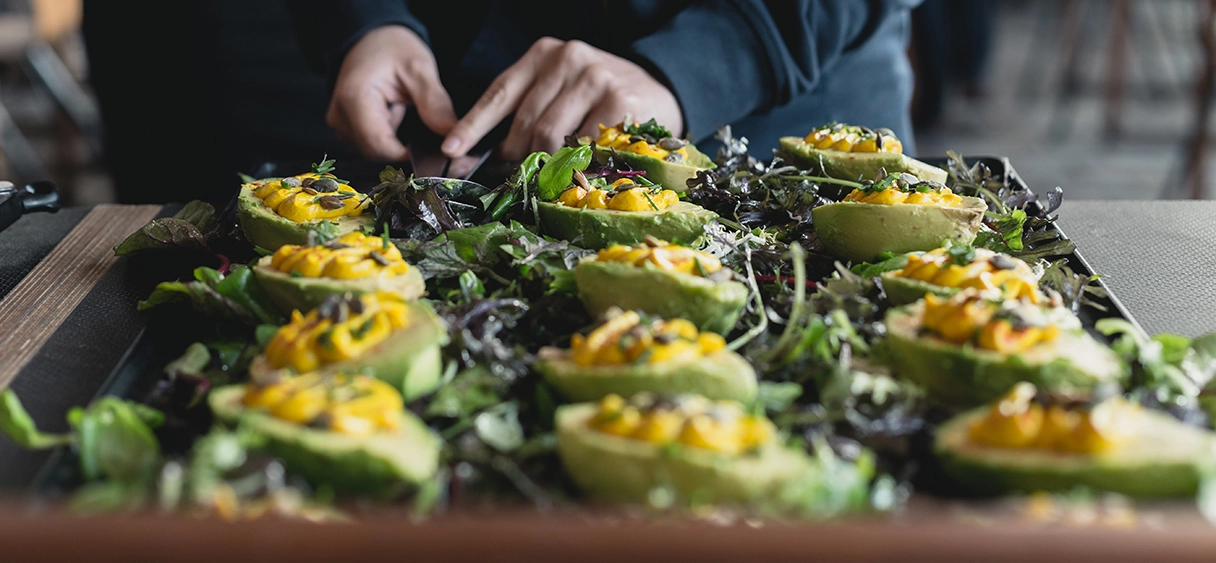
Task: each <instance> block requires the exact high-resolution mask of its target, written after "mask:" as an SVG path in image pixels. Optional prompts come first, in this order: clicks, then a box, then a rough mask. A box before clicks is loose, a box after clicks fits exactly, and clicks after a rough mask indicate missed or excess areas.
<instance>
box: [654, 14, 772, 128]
mask: <svg viewBox="0 0 1216 563" xmlns="http://www.w3.org/2000/svg"><path fill="white" fill-rule="evenodd" d="M724 11H733V12H735V13H724ZM747 21H748V18H747V16H746V15H745V14H743V13H742V12H741V11H738V10H734V9H733V8H731V7H726V6H724V7H722V8H719V9H718V10H714V9H708V8H691V9H687V10H684V11H682V12H680V13H679V14H678V15H676V17H675V18H674V19H673V20H672V21H670V22H668V24H667V25H666V26H664V27H663V28H661V29H660V30H659V31H657V32H655V33H653V34H651V35H648V36H646V37H643V38H641V39H639V40H637V41H635V42H634V43H633V45H632V51H633V53H632V54H633V55H634V60H635V62H637V63H638V64H639V65H641V66H642V67H643V68H646V70H647V71H649V72H651V73H652V74H654V75H655V78H656V79H658V80H659V81H660V82H663V83H664V84H666V85H667V86H668V87H669V88H670V89H671V91H672V93H673V94H675V97H676V99H677V100H678V101H679V102H680V108H681V110H682V111H683V112H684V131H685V137H687V138H690V139H692V140H693V141H694V142H696V141H700V140H703V139H706V138H709V137H710V136H712V135H713V134H714V132H715V131H716V130H717V128H718V127H719V126H721V125H725V124H727V123H730V122H732V121H734V120H736V119H738V118H740V117H743V116H745V115H747V114H749V113H752V112H753V111H755V110H756V109H758V108H760V107H762V106H763V105H764V104H765V103H766V102H767V101H768V100H770V99H771V98H772V88H773V85H772V84H771V81H772V79H771V76H772V75H773V72H772V68H771V62H770V61H769V59H768V56H767V54H766V53H765V49H764V46H763V44H762V43H761V41H760V39H759V38H758V37H757V35H756V32H755V30H754V29H753V28H752V26H751V24H749V23H744V22H747Z"/></svg>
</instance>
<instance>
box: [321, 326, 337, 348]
mask: <svg viewBox="0 0 1216 563" xmlns="http://www.w3.org/2000/svg"><path fill="white" fill-rule="evenodd" d="M317 346H320V347H322V348H324V349H326V350H333V349H334V331H333V329H332V328H331V329H329V330H326V331H325V332H322V333H321V334H318V335H317Z"/></svg>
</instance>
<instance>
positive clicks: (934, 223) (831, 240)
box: [811, 196, 988, 263]
mask: <svg viewBox="0 0 1216 563" xmlns="http://www.w3.org/2000/svg"><path fill="white" fill-rule="evenodd" d="M987 209H988V206H987V204H985V203H984V201H983V200H981V199H979V198H974V197H966V196H963V206H962V207H937V206H933V205H910V204H893V205H885V204H879V203H860V202H855V201H840V202H836V203H829V204H827V205H821V206H819V207H816V208H814V209H812V210H811V222H812V224H813V225H814V227H815V233H816V234H818V235H819V241H820V242H822V243H823V247H824V249H825V250H827V251H828V253H830V254H832V255H833V256H835V257H837V258H839V259H841V260H847V261H849V262H854V263H860V262H868V261H871V260H873V259H874V258H875V257H876V256H878V255H879V254H882V253H883V252H894V253H896V254H904V253H907V252H915V251H921V250H933V249H935V248H939V247H941V246H942V245H943V244H944V243H945V242H946V241H947V240H949V241H953V242H955V243H961V244H971V243H972V242H973V241H974V240H975V235H976V233H978V232H979V231H980V227H981V225H982V224H983V220H984V212H985V211H986V210H987Z"/></svg>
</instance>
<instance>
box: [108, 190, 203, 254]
mask: <svg viewBox="0 0 1216 563" xmlns="http://www.w3.org/2000/svg"><path fill="white" fill-rule="evenodd" d="M217 224H218V223H217V221H216V218H215V207H214V206H212V205H211V204H210V203H206V202H203V201H197V200H196V201H191V202H190V203H187V204H186V205H185V207H182V209H181V211H178V212H177V213H176V214H174V215H173V217H166V218H163V219H153V220H152V221H151V222H149V223H148V224H146V225H144V226H143V227H140V228H139V230H138V231H135V232H134V233H131V234H130V235H129V236H128V237H127V238H126V239H125V240H123V241H122V242H121V243H119V244H118V245H117V246H115V247H114V254H115V255H117V256H129V255H132V254H136V253H138V252H143V251H147V250H169V251H187V252H195V253H200V254H213V252H212V250H211V246H210V244H209V241H210V239H211V238H212V237H214V236H215V235H216V231H217Z"/></svg>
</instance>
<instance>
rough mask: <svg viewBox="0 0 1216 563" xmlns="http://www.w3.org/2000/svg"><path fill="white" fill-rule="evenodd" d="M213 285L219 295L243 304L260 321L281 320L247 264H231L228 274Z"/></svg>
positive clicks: (274, 321)
mask: <svg viewBox="0 0 1216 563" xmlns="http://www.w3.org/2000/svg"><path fill="white" fill-rule="evenodd" d="M213 287H215V290H216V291H218V292H219V293H220V295H223V296H224V297H227V298H229V299H231V300H232V301H234V302H236V303H238V304H240V305H241V306H243V307H244V308H245V309H246V310H248V311H249V312H250V313H251V314H252V315H253V316H254V317H255V318H257V320H258V321H260V322H262V323H269V324H275V323H279V322H281V321H282V320H283V319H282V315H280V314H279V311H278V310H277V309H275V306H274V304H273V303H271V302H270V297H269V296H267V295H266V291H265V290H263V289H262V285H261V284H259V283H258V282H257V278H255V277H254V275H253V270H251V269H250V268H249V267H248V266H243V265H239V264H238V265H233V266H232V269H231V270H229V271H228V275H227V276H223V277H222V278H221V280H220V281H219V282H218V283H216V284H215V285H214V286H213Z"/></svg>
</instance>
